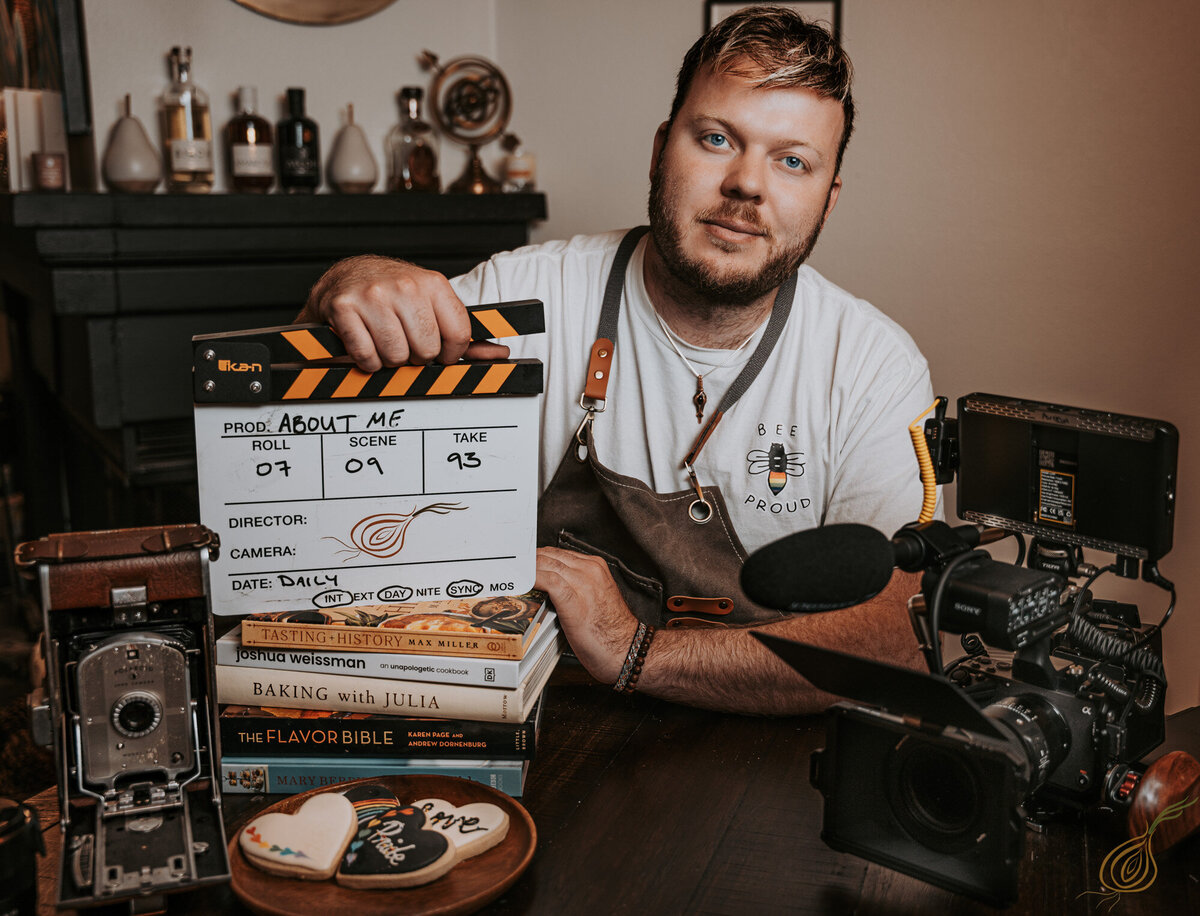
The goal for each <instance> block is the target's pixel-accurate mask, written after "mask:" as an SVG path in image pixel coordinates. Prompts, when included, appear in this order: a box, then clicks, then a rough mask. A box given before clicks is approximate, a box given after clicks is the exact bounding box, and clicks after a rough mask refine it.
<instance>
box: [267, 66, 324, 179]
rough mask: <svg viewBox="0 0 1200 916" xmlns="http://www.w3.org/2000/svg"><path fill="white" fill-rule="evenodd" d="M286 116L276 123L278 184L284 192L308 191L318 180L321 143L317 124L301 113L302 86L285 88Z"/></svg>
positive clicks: (319, 177) (302, 106)
mask: <svg viewBox="0 0 1200 916" xmlns="http://www.w3.org/2000/svg"><path fill="white" fill-rule="evenodd" d="M287 100H288V116H287V117H286V118H284V119H283V120H282V121H280V122H279V124H278V125H277V126H276V132H275V141H276V145H277V146H278V147H279V187H280V188H281V189H282V190H283V191H284V193H287V194H311V193H313V191H315V190H316V189H317V185H319V184H320V183H321V144H320V139H319V134H318V131H317V125H316V123H315V122H313V121H312V120H310V119H309V118H307V117H305V116H304V90H303V89H295V88H292V89H288V91H287Z"/></svg>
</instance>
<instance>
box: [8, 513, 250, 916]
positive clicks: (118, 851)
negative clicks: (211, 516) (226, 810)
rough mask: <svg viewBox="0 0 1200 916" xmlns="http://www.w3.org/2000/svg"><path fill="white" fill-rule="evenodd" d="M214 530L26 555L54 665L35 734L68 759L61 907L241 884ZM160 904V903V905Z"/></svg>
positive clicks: (59, 546) (66, 540)
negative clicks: (222, 770)
mask: <svg viewBox="0 0 1200 916" xmlns="http://www.w3.org/2000/svg"><path fill="white" fill-rule="evenodd" d="M217 549H218V543H217V538H216V536H215V535H214V534H213V533H212V532H211V531H209V530H208V529H207V528H204V527H203V526H200V525H172V526H155V527H149V528H126V529H119V530H111V531H90V532H73V533H69V534H53V535H49V536H48V537H45V538H42V539H40V540H37V541H30V542H27V543H24V544H21V545H20V546H18V548H17V551H16V556H17V562H18V564H19V565H20V566H21V567H22V568H23V570H25V571H26V572H27V573H30V574H33V575H35V576H36V578H37V581H38V588H39V592H40V598H41V605H42V613H43V621H44V640H45V641H44V644H43V647H42V649H43V652H44V654H45V662H46V679H45V686H44V690H43V691H42V695H41V697H40V698H39V697H38V696H37V694H36V693H35V699H34V702H33V713H34V733H35V735H40V736H45V737H46V738H48V739H49V741H48V743H52V744H53V747H54V758H55V765H56V778H57V782H58V794H59V806H60V811H61V827H62V831H63V837H62V839H63V842H62V854H61V862H60V870H59V881H58V901H59V906H62V907H67V906H70V907H83V906H92V905H99V904H109V903H113V902H116V901H121V900H130V901H131V907H132V908H134V909H136V910H137V911H145V910H146V909H147V908H148V907H154V906H161V905H162V902H161V900H157V899H153V898H161V897H163V896H164V895H166V894H171V893H176V892H179V891H184V890H189V889H192V888H196V887H199V886H202V885H207V884H214V883H219V882H223V881H228V880H229V861H228V856H227V852H226V846H225V831H224V827H223V825H222V822H221V794H220V784H219V780H217V779H215V778H214V774H215V773H216V771H217V770H216V761H217V760H218V759H219V757H220V753H219V748H218V747H217V740H218V739H217V730H216V727H215V718H214V717H215V703H214V702H213V697H214V692H213V651H212V643H213V634H212V629H211V620H212V618H211V615H210V613H209V606H208V591H209V590H208V562H209V560H210V559H211V558H215V554H216V551H217ZM147 898H150V899H147Z"/></svg>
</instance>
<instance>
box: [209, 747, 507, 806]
mask: <svg viewBox="0 0 1200 916" xmlns="http://www.w3.org/2000/svg"><path fill="white" fill-rule="evenodd" d="M528 766H529V764H528V763H527V762H525V761H516V760H477V761H473V762H470V763H467V762H461V763H460V762H458V761H450V760H440V761H438V760H430V761H424V762H421V761H412V762H411V763H408V762H402V763H398V764H397V763H391V764H389V763H387V762H385V761H371V760H364V761H355V760H353V759H346V758H342V757H334V758H329V759H308V760H288V759H285V758H272V757H223V758H222V759H221V791H222V792H223V793H226V794H228V793H235V794H239V795H245V794H252V795H262V794H275V793H278V794H281V795H295V794H296V793H298V792H307V791H308V790H309V789H321V788H325V787H327V786H334V785H337V784H338V783H343V782H349V781H350V780H353V779H364V778H370V777H373V776H375V777H378V776H424V775H428V776H458V777H460V778H462V779H470V780H473V781H475V782H480V783H483V784H484V785H485V786H491V787H492V788H493V789H499V790H500V791H501V792H503V793H505V794H506V795H511V796H513V797H514V798H519V797H520V796H521V793H522V791H524V788H525V772H526V770H527V769H528Z"/></svg>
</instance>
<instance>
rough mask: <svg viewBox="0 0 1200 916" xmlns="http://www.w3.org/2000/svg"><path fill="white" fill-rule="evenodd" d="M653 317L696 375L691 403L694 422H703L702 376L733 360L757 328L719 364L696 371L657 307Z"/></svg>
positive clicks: (723, 366) (704, 398) (704, 395)
mask: <svg viewBox="0 0 1200 916" xmlns="http://www.w3.org/2000/svg"><path fill="white" fill-rule="evenodd" d="M654 317H655V318H657V319H658V326H659V327H660V328H662V329H663V333H664V334H665V335H667V343H669V344H670V345H671V349H672V350H674V351H675V355H676V356H678V357H679V358H680V359H681V360H683V361H684V363H685V364H686V365H687V367H688V369H689V370H690V371H691V373H692V375H694V376H696V393H695V394H694V395H692V403H693V404H695V405H696V422H697V423H703V422H704V405H705V404H707V403H708V395H707V394H705V393H704V376H706V375H708V374H709V373H710V372H712V371H714V370H716V369H724V368H725V367H726V366H728V365H729V364H730V363H732V362H733V361H734V359H736V358H737V355H738V354H739V353H741V352H742V351H743V350H744V349H746V344H748V343H750V341H752V340H753V339H754V335H755V334H757V333H758V329H757V328H755V329H754V330H753V331H751V332H750V336H749V337H747V338H746V339H745V340H743V341H742V342H741V343H740V344H738V345H737V346H736V347H734V348H733V349H732V350H731V351H730V352H729V355H728V356H727V357H725V361H724V362H723V363H721V364H720V365H717V366H710V367H709V368H708V369H707V370H705V371H704V372H697V371H696V367H695V366H694V365H692V361H691V360H690V359H688V358H687V357H686V356H685V355H684V353H683V351H682V350H681V349H679V344H677V343H676V342H675V340H676V336H677V335H676V334H675V332H674V331H672V330H671V329H670V328H669V327H668V326H667V323H666V322H665V321H663V317H662V315H660V314H659V313H658V309H655V310H654ZM679 342H680V343H686V341H684V340H683V338H679Z"/></svg>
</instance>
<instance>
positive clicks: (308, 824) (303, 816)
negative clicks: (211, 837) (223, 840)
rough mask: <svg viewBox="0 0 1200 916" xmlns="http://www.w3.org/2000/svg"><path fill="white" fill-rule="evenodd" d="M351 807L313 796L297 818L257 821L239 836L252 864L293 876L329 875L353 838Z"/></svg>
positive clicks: (331, 796)
mask: <svg viewBox="0 0 1200 916" xmlns="http://www.w3.org/2000/svg"><path fill="white" fill-rule="evenodd" d="M356 825H357V820H356V818H355V816H354V806H353V805H352V804H351V803H350V802H349V801H348V800H347V799H346V798H345V797H344V796H342V795H338V794H337V793H329V792H326V793H323V794H321V795H314V796H313V797H312V798H310V799H309V800H308V801H306V802H305V803H304V804H303V805H301V806H300V809H299V810H298V811H297V812H296V813H295V814H283V813H281V812H277V811H276V812H272V813H270V814H264V815H262V816H260V817H256V818H255V819H254V820H252V821H251V822H250V823H249V824H247V825H246V826H245V827H244V828H243V829H242V832H241V834H240V835H239V837H238V845H239V846H240V847H241V849H242V852H243V853H244V854H245V856H246V858H247V859H249V860H250V862H251V864H253V865H255V866H257V867H258V868H261V869H262V870H263V871H269V872H273V873H274V874H277V875H287V876H288V877H292V878H311V879H313V880H320V879H323V878H328V877H329V876H331V875H332V874H333V873H334V872H335V871H336V870H337V867H338V863H339V862H340V861H341V858H342V850H344V849H345V848H346V843H348V842H349V841H350V838H351V837H352V836H353V835H354V829H355V827H356Z"/></svg>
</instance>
